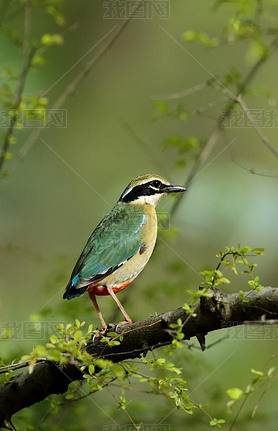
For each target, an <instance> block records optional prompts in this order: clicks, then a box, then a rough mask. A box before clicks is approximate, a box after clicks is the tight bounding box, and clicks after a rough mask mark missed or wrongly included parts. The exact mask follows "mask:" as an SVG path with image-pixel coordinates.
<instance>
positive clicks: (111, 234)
mask: <svg viewBox="0 0 278 431" xmlns="http://www.w3.org/2000/svg"><path fill="white" fill-rule="evenodd" d="M145 221H146V215H145V213H144V212H143V210H142V209H140V208H134V207H133V206H132V207H131V206H127V205H126V204H120V203H118V204H117V205H116V206H115V207H114V208H113V209H112V211H111V212H110V213H109V214H108V215H107V216H105V217H104V219H103V220H102V221H101V223H100V224H99V225H98V226H97V227H96V229H95V230H94V232H93V233H92V235H91V236H90V238H89V240H88V242H87V244H86V246H85V248H84V250H83V252H82V254H81V256H80V257H79V259H78V261H77V263H76V265H75V267H74V270H73V272H72V275H71V280H70V283H69V287H73V286H75V285H76V288H77V289H78V288H79V287H80V288H81V287H82V286H86V285H88V284H90V283H93V282H95V281H99V280H101V279H103V278H104V277H106V276H107V275H109V274H111V273H112V272H114V271H115V270H116V269H118V268H119V267H120V266H121V265H123V264H124V263H125V262H126V261H127V260H128V259H130V258H131V257H132V256H134V254H136V253H137V251H138V250H139V249H140V247H141V245H142V240H141V236H140V229H141V227H142V226H143V224H144V223H145Z"/></svg>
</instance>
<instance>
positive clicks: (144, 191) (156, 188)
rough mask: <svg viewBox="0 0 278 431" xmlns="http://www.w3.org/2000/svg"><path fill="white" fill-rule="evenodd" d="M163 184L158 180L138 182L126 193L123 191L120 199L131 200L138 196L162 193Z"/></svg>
mask: <svg viewBox="0 0 278 431" xmlns="http://www.w3.org/2000/svg"><path fill="white" fill-rule="evenodd" d="M163 187H164V184H162V183H161V181H159V180H152V181H149V182H147V183H145V184H140V185H138V186H135V187H133V188H132V189H131V190H130V191H129V192H128V193H127V194H126V195H125V192H126V191H127V189H126V190H125V192H124V193H123V194H122V196H121V197H120V201H122V202H132V201H135V200H136V199H138V198H139V197H140V196H151V195H155V194H156V193H163Z"/></svg>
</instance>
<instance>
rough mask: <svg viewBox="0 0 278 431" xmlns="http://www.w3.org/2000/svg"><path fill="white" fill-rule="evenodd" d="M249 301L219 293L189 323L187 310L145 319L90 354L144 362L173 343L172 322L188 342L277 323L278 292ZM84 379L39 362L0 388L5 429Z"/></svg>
mask: <svg viewBox="0 0 278 431" xmlns="http://www.w3.org/2000/svg"><path fill="white" fill-rule="evenodd" d="M245 297H247V298H248V299H249V301H248V302H243V301H242V300H241V299H240V297H239V295H238V294H237V293H234V294H223V293H220V292H218V291H215V293H214V295H213V296H212V297H210V298H202V300H201V302H200V304H199V305H198V307H197V308H196V314H197V316H196V317H190V318H188V315H187V314H186V312H185V311H184V310H183V309H182V308H178V309H177V310H174V311H169V312H167V313H164V314H161V315H159V316H155V317H150V318H149V319H146V320H141V321H138V322H135V323H133V324H132V325H129V326H124V327H122V328H121V329H120V330H121V331H122V332H123V333H124V339H123V341H122V342H121V344H120V345H117V346H113V347H107V346H105V345H104V344H103V343H100V342H98V341H97V342H91V343H90V344H89V345H88V346H87V347H86V349H87V351H88V352H89V353H90V354H91V355H92V356H97V357H101V358H107V359H110V360H112V361H114V362H119V361H123V360H125V359H130V358H136V357H139V356H140V355H141V354H142V353H143V354H146V353H147V352H148V351H149V350H153V349H156V348H158V347H162V346H164V345H167V344H170V343H171V341H172V339H173V333H172V331H170V330H169V324H170V323H176V321H177V319H179V318H180V319H182V321H183V322H185V320H186V319H187V322H186V324H185V325H184V330H183V332H184V334H185V339H186V340H188V339H190V338H191V337H194V336H197V337H198V339H199V340H200V339H204V336H205V335H206V334H207V333H208V332H211V331H215V330H218V329H221V328H224V327H231V326H236V325H242V324H244V323H245V322H246V321H248V322H256V321H259V320H260V319H262V317H263V321H264V320H266V321H267V320H273V319H278V289H277V288H271V287H267V288H265V289H263V290H262V291H261V292H255V291H251V292H246V293H245ZM80 379H82V374H81V372H80V371H79V370H78V369H77V368H76V367H75V366H74V365H71V364H69V365H67V366H65V367H64V368H63V369H60V368H59V367H58V365H57V364H55V363H52V362H50V361H46V362H44V363H39V364H37V365H36V366H35V367H34V370H33V372H32V373H31V374H29V373H28V371H27V370H26V371H24V372H23V373H21V374H19V375H18V376H17V377H16V378H15V379H14V380H13V381H12V382H9V383H6V384H4V385H2V386H1V387H0V426H1V425H3V423H4V421H5V420H9V419H10V418H11V417H12V415H13V414H15V413H16V412H18V411H19V410H21V409H23V408H25V407H29V406H31V405H32V404H35V403H36V402H38V401H42V400H43V399H45V398H46V397H47V396H49V395H51V394H60V393H64V392H65V391H66V390H67V387H68V385H69V383H71V382H72V381H74V380H80Z"/></svg>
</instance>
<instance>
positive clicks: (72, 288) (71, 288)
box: [63, 275, 88, 299]
mask: <svg viewBox="0 0 278 431" xmlns="http://www.w3.org/2000/svg"><path fill="white" fill-rule="evenodd" d="M78 279H79V277H78V275H77V276H75V277H74V278H73V279H72V280H70V281H69V283H68V285H67V287H66V291H65V293H64V295H63V299H72V298H75V297H76V296H81V295H83V293H84V292H86V290H87V289H88V286H82V287H78V288H77V287H76V285H77V282H78Z"/></svg>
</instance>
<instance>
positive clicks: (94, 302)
mask: <svg viewBox="0 0 278 431" xmlns="http://www.w3.org/2000/svg"><path fill="white" fill-rule="evenodd" d="M89 296H90V299H91V301H92V303H93V304H94V307H95V309H96V312H97V314H98V317H99V320H100V323H101V324H102V328H103V330H104V331H106V329H107V325H106V323H105V321H104V318H103V316H102V314H101V311H100V309H99V306H98V303H97V300H96V296H95V294H94V292H89Z"/></svg>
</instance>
